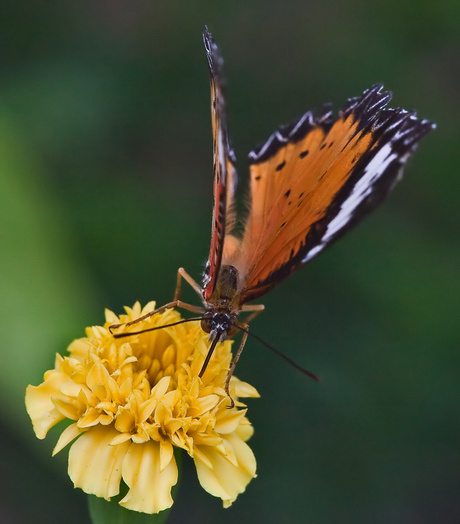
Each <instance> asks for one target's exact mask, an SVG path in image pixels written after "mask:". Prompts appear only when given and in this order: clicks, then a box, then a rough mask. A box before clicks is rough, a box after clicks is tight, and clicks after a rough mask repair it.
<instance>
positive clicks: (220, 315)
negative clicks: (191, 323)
mask: <svg viewBox="0 0 460 524" xmlns="http://www.w3.org/2000/svg"><path fill="white" fill-rule="evenodd" d="M236 322H237V314H236V313H230V312H228V311H215V310H208V311H207V312H206V313H205V314H204V316H203V318H202V319H201V329H202V330H203V331H204V332H205V333H209V339H210V340H211V342H212V341H213V340H215V339H218V340H219V341H220V342H223V341H224V340H226V339H227V338H231V337H232V336H233V335H234V334H235V333H236V332H237V331H238V328H237V327H236Z"/></svg>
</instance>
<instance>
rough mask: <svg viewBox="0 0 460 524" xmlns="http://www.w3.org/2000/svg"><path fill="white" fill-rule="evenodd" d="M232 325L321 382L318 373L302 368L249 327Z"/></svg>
mask: <svg viewBox="0 0 460 524" xmlns="http://www.w3.org/2000/svg"><path fill="white" fill-rule="evenodd" d="M233 325H234V326H235V327H237V328H238V329H240V330H241V331H244V333H246V334H247V335H249V336H250V337H252V338H255V339H256V340H258V341H259V342H260V343H261V344H263V345H264V346H265V347H267V348H268V349H270V350H271V351H273V353H275V354H276V355H278V356H279V357H281V358H283V359H284V360H286V361H287V362H289V364H291V366H293V367H295V369H297V370H299V371H300V372H301V373H303V374H304V375H306V376H307V377H310V378H312V379H313V380H316V382H321V377H319V376H318V375H315V374H314V373H312V372H311V371H308V369H305V368H303V367H302V366H301V365H300V364H297V362H294V360H292V359H291V358H289V357H288V356H287V355H285V354H284V353H281V351H279V350H278V349H276V348H274V347H273V346H271V345H270V344H268V343H267V342H265V340H263V339H261V338H260V337H258V336H257V335H255V334H254V333H251V331H249V329H245V328H243V327H242V326H239V325H238V324H233Z"/></svg>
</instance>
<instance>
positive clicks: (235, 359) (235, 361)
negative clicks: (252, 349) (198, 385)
mask: <svg viewBox="0 0 460 524" xmlns="http://www.w3.org/2000/svg"><path fill="white" fill-rule="evenodd" d="M239 326H240V327H241V328H242V331H243V338H242V339H241V342H240V345H239V347H238V351H237V352H236V354H235V356H234V357H233V361H232V365H231V366H230V369H229V371H228V373H227V378H226V379H225V386H224V389H225V393H227V395H228V398H229V399H230V405H229V406H228V408H229V409H231V408H233V407H234V406H235V402H234V400H233V399H232V397H231V395H230V391H229V388H230V380H231V378H232V376H233V373H234V372H235V368H236V365H237V364H238V360H239V359H240V355H241V353H242V351H243V348H244V346H245V344H246V340H247V338H248V329H249V326H248V324H239Z"/></svg>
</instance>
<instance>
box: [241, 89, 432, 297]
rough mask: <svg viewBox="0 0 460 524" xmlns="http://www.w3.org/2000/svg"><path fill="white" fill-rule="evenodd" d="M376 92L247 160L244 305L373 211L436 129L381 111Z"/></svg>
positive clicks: (305, 124)
mask: <svg viewBox="0 0 460 524" xmlns="http://www.w3.org/2000/svg"><path fill="white" fill-rule="evenodd" d="M390 99H391V94H390V93H387V92H382V86H380V85H376V86H373V87H372V88H370V89H368V90H367V91H365V92H364V93H363V95H362V96H361V97H358V98H354V99H350V100H349V101H348V103H347V104H346V106H345V107H344V108H343V109H342V111H341V112H340V113H339V116H338V118H337V119H336V120H334V119H333V118H332V113H331V111H330V109H329V108H328V107H327V108H325V109H324V111H323V113H322V114H321V115H320V116H319V117H317V118H314V117H313V115H312V113H311V112H308V113H306V114H305V115H303V117H302V118H301V119H300V120H298V121H297V122H296V123H294V124H291V125H290V126H285V127H282V128H280V129H279V130H278V131H276V132H275V133H274V134H273V135H271V136H270V138H269V139H268V140H267V141H266V142H265V143H264V144H263V145H262V146H261V147H259V148H257V149H255V150H254V151H252V152H251V153H250V154H249V160H250V163H251V182H250V184H251V209H250V213H249V216H248V219H247V222H246V227H245V233H244V237H243V241H242V248H241V256H240V260H239V263H237V264H238V265H239V266H240V267H241V268H243V272H244V275H245V285H244V289H243V290H242V296H241V302H242V303H244V302H246V301H248V300H252V299H255V298H257V297H259V296H260V295H262V294H264V293H265V292H266V291H268V290H269V289H271V288H272V287H273V286H275V285H276V284H277V283H278V282H279V281H281V280H282V279H284V278H285V277H287V276H288V275H289V274H291V273H292V272H293V271H294V270H295V269H296V268H298V267H299V266H300V265H302V264H304V263H305V262H308V261H309V260H311V259H312V258H313V257H314V256H316V255H317V254H318V253H320V252H321V251H323V250H324V249H325V248H326V247H327V246H329V245H330V244H332V242H334V241H335V240H336V239H338V238H339V237H340V236H342V235H343V234H344V233H345V232H346V231H348V230H349V229H350V228H351V227H352V226H353V225H354V224H356V223H357V222H358V221H359V220H360V219H361V218H362V217H363V216H364V215H365V214H366V213H368V212H369V211H371V210H372V209H374V208H375V207H376V206H377V205H378V204H379V203H380V201H381V200H382V199H383V198H384V197H385V196H386V195H387V194H388V192H389V191H390V189H391V188H392V187H393V185H394V184H395V183H396V182H397V180H398V179H399V177H400V174H401V171H402V168H403V166H404V164H405V162H406V160H407V159H408V157H409V156H410V155H411V153H412V152H413V151H414V149H415V147H416V145H417V143H418V141H419V140H420V139H421V138H422V137H423V136H424V135H425V134H426V133H427V132H428V131H430V129H432V127H433V124H431V123H430V122H427V121H426V120H419V119H417V118H416V117H415V114H413V113H409V112H407V111H405V110H403V109H385V106H386V104H387V103H388V101H389V100H390Z"/></svg>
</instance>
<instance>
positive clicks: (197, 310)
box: [109, 300, 206, 333]
mask: <svg viewBox="0 0 460 524" xmlns="http://www.w3.org/2000/svg"><path fill="white" fill-rule="evenodd" d="M175 307H179V308H181V309H185V310H187V311H190V312H191V313H198V314H200V315H202V314H203V313H205V311H206V310H205V309H204V308H203V307H201V306H194V305H193V304H188V303H187V302H183V301H182V300H173V301H172V302H168V303H167V304H165V305H164V306H161V307H159V308H157V309H154V310H153V311H149V312H148V313H146V314H145V315H142V316H141V317H139V318H136V319H134V320H131V322H125V323H123V324H112V325H111V326H109V331H110V333H112V330H113V329H118V328H119V327H121V326H132V325H133V324H137V323H138V322H142V320H145V319H146V318H149V317H152V316H153V315H156V314H157V313H162V312H163V311H165V310H166V309H173V308H175Z"/></svg>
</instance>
